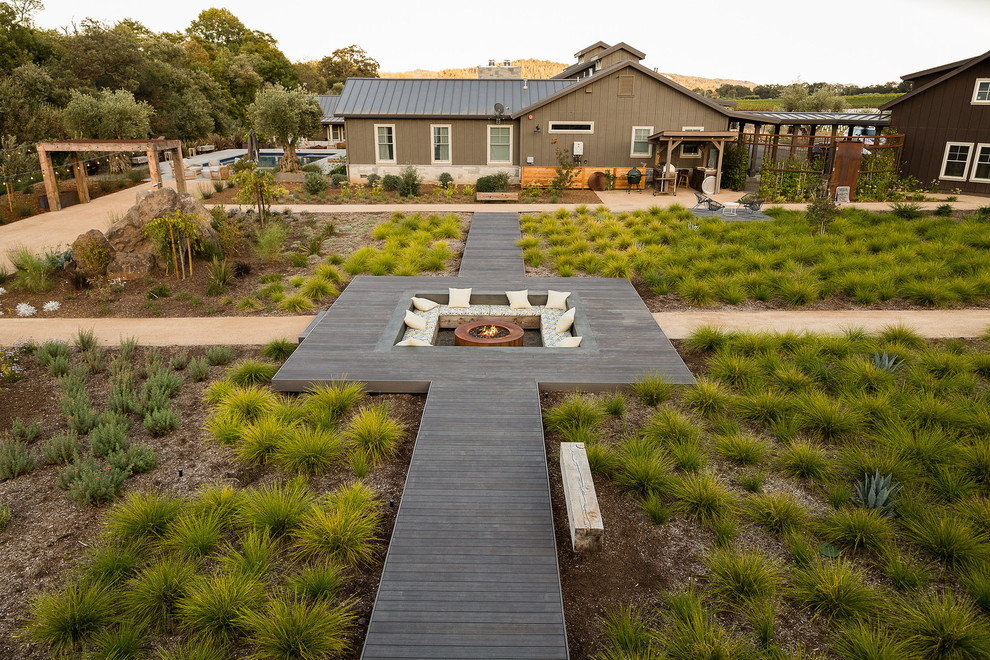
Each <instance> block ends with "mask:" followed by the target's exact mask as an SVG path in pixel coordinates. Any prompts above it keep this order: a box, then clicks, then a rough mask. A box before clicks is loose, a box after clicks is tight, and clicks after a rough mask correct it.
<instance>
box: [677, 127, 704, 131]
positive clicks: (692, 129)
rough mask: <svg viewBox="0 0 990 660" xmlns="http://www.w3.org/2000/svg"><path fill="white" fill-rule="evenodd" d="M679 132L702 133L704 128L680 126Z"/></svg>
mask: <svg viewBox="0 0 990 660" xmlns="http://www.w3.org/2000/svg"><path fill="white" fill-rule="evenodd" d="M681 130H682V131H703V130H705V127H704V126H681Z"/></svg>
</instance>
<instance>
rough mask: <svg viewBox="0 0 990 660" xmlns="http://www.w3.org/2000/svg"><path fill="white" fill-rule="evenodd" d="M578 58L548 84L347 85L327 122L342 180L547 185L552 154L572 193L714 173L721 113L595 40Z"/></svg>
mask: <svg viewBox="0 0 990 660" xmlns="http://www.w3.org/2000/svg"><path fill="white" fill-rule="evenodd" d="M576 57H577V59H578V63H577V64H575V65H573V66H571V67H569V68H568V69H566V70H565V71H563V72H562V73H561V74H559V75H558V76H557V77H555V78H553V79H549V80H525V79H507V78H499V79H484V80H468V79H430V80H410V79H399V80H396V79H371V78H351V79H348V81H347V83H346V84H345V86H344V90H343V93H342V94H341V97H340V101H339V102H338V104H337V106H336V108H335V110H334V114H335V116H338V117H343V118H344V120H345V121H346V125H347V136H348V140H347V147H348V149H347V159H348V173H349V176H350V178H351V180H352V181H360V180H361V179H363V178H366V177H367V176H368V174H371V173H375V174H379V175H382V174H386V173H397V172H398V171H400V170H401V169H402V168H403V167H404V166H406V165H409V164H411V165H415V166H416V168H417V169H418V170H419V172H420V173H421V174H422V175H423V176H424V178H425V179H426V180H428V181H430V180H433V181H435V180H436V179H437V177H439V175H440V174H441V173H442V172H448V173H450V174H451V175H452V176H453V178H454V180H455V181H458V182H465V183H466V182H473V181H474V180H476V179H477V178H478V177H479V176H482V175H485V174H492V173H494V172H498V171H502V172H507V173H508V174H509V176H510V178H511V179H512V180H513V181H514V182H517V183H519V182H521V183H523V184H526V183H530V182H532V183H545V181H546V179H547V177H548V176H549V175H550V174H552V168H553V167H554V166H556V165H557V154H558V151H560V152H562V153H566V155H567V157H568V158H571V159H573V160H574V162H575V163H576V164H577V165H579V166H580V168H581V171H580V172H579V182H578V183H579V185H581V184H583V183H584V182H586V181H587V180H588V177H589V176H591V174H593V173H594V172H595V171H603V170H606V169H611V170H612V171H614V172H616V173H618V174H625V173H626V172H627V171H628V170H629V169H630V168H633V167H640V168H641V167H643V166H644V165H646V166H647V167H650V168H651V169H652V166H654V165H655V164H657V163H658V161H659V164H660V165H666V164H667V163H668V162H669V163H670V165H671V166H672V168H679V169H682V170H690V171H694V170H696V169H699V168H700V169H701V170H704V171H705V172H706V173H714V172H715V171H716V170H717V169H718V166H719V164H720V160H721V147H723V146H724V141H725V139H726V136H727V135H728V134H727V130H728V128H729V122H730V121H731V120H732V114H731V112H730V110H729V109H728V108H726V107H725V106H724V105H721V104H719V103H716V102H714V101H712V100H711V99H706V98H704V97H702V96H700V95H698V94H695V93H694V92H692V91H691V90H689V89H687V88H685V87H683V86H681V85H679V84H677V83H675V82H674V81H672V80H670V79H669V78H666V77H664V76H662V75H660V74H658V73H656V72H654V71H652V70H651V69H648V68H647V67H645V66H643V65H642V64H640V60H642V59H643V57H644V54H643V53H642V52H641V51H638V50H636V49H635V48H633V47H631V46H629V45H627V44H625V43H620V44H616V45H615V46H608V45H607V44H604V43H602V42H599V43H597V44H594V45H592V46H590V47H589V48H586V49H584V50H583V51H580V52H578V53H577V54H576ZM496 104H497V109H496ZM675 133H676V134H677V135H676V136H675V135H674V134H675ZM682 133H686V134H687V137H684V136H683V135H680V134H682ZM664 145H670V146H671V147H672V153H670V154H669V155H668V154H667V153H666V148H665V147H664Z"/></svg>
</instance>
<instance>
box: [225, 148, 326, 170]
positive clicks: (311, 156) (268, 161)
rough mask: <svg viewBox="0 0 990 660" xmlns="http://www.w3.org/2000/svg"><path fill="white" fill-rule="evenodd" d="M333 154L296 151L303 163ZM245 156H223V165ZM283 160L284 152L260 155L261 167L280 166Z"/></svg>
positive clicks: (312, 161)
mask: <svg viewBox="0 0 990 660" xmlns="http://www.w3.org/2000/svg"><path fill="white" fill-rule="evenodd" d="M332 155H333V154H328V153H313V152H300V151H297V152H296V156H298V157H299V162H300V163H302V164H303V165H308V164H309V163H315V162H316V161H318V160H323V159H324V158H330V157H331V156H332ZM242 157H243V156H229V157H227V158H221V159H220V164H221V165H230V164H231V163H233V162H234V161H237V160H240V159H241V158H242ZM281 160H282V154H281V153H279V152H275V153H271V152H268V153H262V154H260V155H259V156H258V165H259V166H261V167H278V164H279V161H281Z"/></svg>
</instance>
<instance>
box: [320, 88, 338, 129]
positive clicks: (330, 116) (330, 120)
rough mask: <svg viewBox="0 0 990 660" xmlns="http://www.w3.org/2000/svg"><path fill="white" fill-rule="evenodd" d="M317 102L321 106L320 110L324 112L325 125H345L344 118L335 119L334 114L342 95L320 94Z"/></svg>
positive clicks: (323, 120) (322, 119)
mask: <svg viewBox="0 0 990 660" xmlns="http://www.w3.org/2000/svg"><path fill="white" fill-rule="evenodd" d="M316 100H317V101H318V102H319V104H320V110H321V111H322V112H323V117H322V118H321V121H322V122H323V123H324V124H343V123H344V118H343V117H335V116H334V113H335V112H336V110H337V103H338V102H339V101H340V94H318V95H317V96H316Z"/></svg>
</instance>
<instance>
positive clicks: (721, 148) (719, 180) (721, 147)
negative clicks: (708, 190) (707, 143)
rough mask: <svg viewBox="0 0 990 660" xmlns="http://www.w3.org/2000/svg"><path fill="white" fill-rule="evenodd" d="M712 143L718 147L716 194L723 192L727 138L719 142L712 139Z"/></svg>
mask: <svg viewBox="0 0 990 660" xmlns="http://www.w3.org/2000/svg"><path fill="white" fill-rule="evenodd" d="M712 144H713V145H715V148H716V149H718V164H717V165H716V166H715V194H716V195H717V194H718V193H720V192H722V155H723V154H724V153H725V139H724V138H722V139H720V140H718V141H717V142H716V141H715V140H712Z"/></svg>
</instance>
